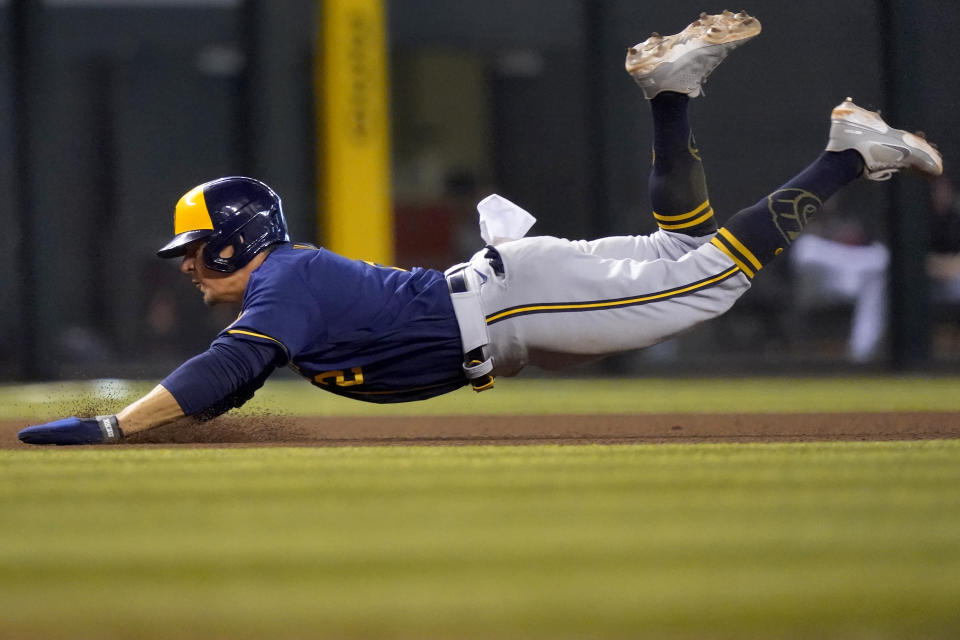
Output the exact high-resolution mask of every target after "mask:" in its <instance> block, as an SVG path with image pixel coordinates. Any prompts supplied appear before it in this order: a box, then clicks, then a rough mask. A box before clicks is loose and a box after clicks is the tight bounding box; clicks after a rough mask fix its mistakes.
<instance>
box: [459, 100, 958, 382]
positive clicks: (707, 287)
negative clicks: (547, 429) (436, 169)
mask: <svg viewBox="0 0 960 640" xmlns="http://www.w3.org/2000/svg"><path fill="white" fill-rule="evenodd" d="M832 117H833V126H832V127H831V131H830V142H829V144H828V145H827V149H828V150H827V151H825V152H824V153H822V154H821V155H820V156H819V157H818V158H817V159H816V160H815V161H814V162H813V163H812V164H811V165H810V166H808V167H807V168H806V169H805V170H804V171H802V172H801V173H799V174H798V175H797V176H795V177H794V178H792V179H791V180H789V181H788V182H787V183H786V184H785V185H784V186H783V187H781V188H780V189H778V190H776V191H775V192H774V193H772V194H770V195H769V196H767V197H766V198H764V199H762V200H761V201H759V202H758V203H757V204H755V205H754V206H752V207H749V208H747V209H744V210H743V211H740V212H739V213H737V214H736V215H734V216H733V217H732V218H731V219H730V221H729V222H728V223H727V225H725V227H724V228H722V229H720V230H719V232H718V233H717V235H716V236H715V237H714V238H713V240H711V241H710V242H709V243H706V244H704V245H702V246H700V247H699V248H698V249H696V250H694V251H691V252H689V253H687V254H686V255H684V256H683V257H681V258H679V259H667V258H662V259H656V260H632V259H611V258H605V257H601V256H597V255H591V254H588V253H586V252H583V251H582V250H581V249H580V248H578V247H577V244H576V243H573V242H569V241H566V240H561V239H557V238H546V237H545V238H528V239H524V240H520V241H516V242H510V243H506V244H504V245H502V246H501V247H499V248H498V249H499V251H500V254H501V256H502V258H503V264H504V268H505V274H496V273H494V272H493V271H492V270H490V269H489V268H488V267H486V266H485V265H484V264H477V265H476V267H475V268H476V270H477V272H478V273H480V274H481V277H482V279H483V281H484V283H485V284H484V285H483V287H482V288H481V296H482V299H483V306H484V311H485V314H486V323H487V326H488V328H489V331H490V335H491V338H492V344H491V347H492V351H493V354H494V361H495V367H496V374H497V375H511V374H512V373H515V372H516V371H518V370H519V369H520V368H522V367H523V366H524V365H526V364H534V365H537V366H542V367H551V366H561V365H567V364H572V363H575V362H578V361H583V360H585V359H590V358H591V357H596V356H599V355H604V354H609V353H614V352H618V351H624V350H630V349H636V348H641V347H644V346H649V345H651V344H655V343H656V342H659V341H661V340H664V339H666V338H668V337H670V336H673V335H676V334H677V333H680V332H683V331H685V330H687V329H690V328H691V327H693V326H696V325H697V324H699V323H701V322H704V321H706V320H709V319H711V318H714V317H716V316H719V315H721V314H723V313H725V312H726V311H727V310H728V309H729V308H730V307H731V306H733V304H734V303H735V302H736V300H737V299H739V297H740V296H741V295H742V294H743V293H744V292H746V291H747V290H748V289H749V288H750V281H751V280H752V278H753V277H754V276H755V275H756V273H757V272H758V271H759V270H760V269H761V268H762V267H763V265H765V264H766V263H767V262H769V261H770V260H772V259H773V258H774V257H776V256H777V255H779V254H780V253H782V252H783V250H784V249H786V248H787V247H789V246H790V244H791V243H792V242H793V240H794V239H795V238H796V237H797V236H798V235H799V234H800V233H801V232H802V231H803V228H804V227H805V226H806V222H807V220H808V219H809V218H810V216H811V215H813V214H814V213H816V211H818V210H819V208H820V206H821V204H822V202H823V201H824V200H826V199H827V198H829V197H830V196H831V195H833V194H834V193H835V192H836V191H837V190H839V189H840V188H841V187H843V186H844V185H846V184H847V183H849V182H850V181H852V180H854V179H856V178H857V177H858V176H860V175H864V176H866V177H867V178H871V179H875V180H876V179H886V178H888V177H889V176H890V175H891V174H892V173H893V172H896V171H900V170H902V169H917V170H919V171H922V172H925V173H930V174H939V173H941V172H942V162H941V159H940V155H939V153H937V151H936V150H935V149H933V147H931V146H930V145H929V144H927V143H926V142H925V141H924V140H922V139H921V138H919V137H917V136H914V135H912V134H909V133H906V132H904V131H900V130H896V129H891V128H890V127H888V126H887V125H886V123H884V122H883V121H882V120H881V119H880V117H879V115H877V114H873V113H871V112H867V111H864V110H863V109H860V108H859V107H856V106H855V105H853V103H852V102H850V101H846V102H844V103H843V104H841V105H840V106H839V107H837V109H835V110H834V112H833V116H832ZM484 269H486V271H484Z"/></svg>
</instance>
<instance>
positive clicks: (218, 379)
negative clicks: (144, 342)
mask: <svg viewBox="0 0 960 640" xmlns="http://www.w3.org/2000/svg"><path fill="white" fill-rule="evenodd" d="M284 358H285V355H284V354H283V353H282V352H281V350H280V349H279V348H278V347H277V346H275V345H271V344H269V343H257V342H250V341H245V340H236V339H232V338H230V337H221V338H218V339H217V340H215V341H214V343H213V344H212V345H210V348H209V349H207V350H206V351H204V352H203V353H201V354H200V355H198V356H195V357H193V358H191V359H190V360H187V361H186V362H185V363H183V364H182V365H180V366H179V367H178V368H177V369H176V370H175V371H174V372H173V373H171V374H170V375H169V376H167V377H166V378H165V379H164V380H163V381H162V382H161V383H160V384H161V386H163V388H164V389H166V390H167V391H169V392H170V394H171V395H172V396H173V397H174V399H175V400H176V401H177V404H179V405H180V409H181V410H183V412H184V414H186V415H189V416H195V417H197V418H200V419H201V420H209V419H210V418H215V417H216V416H218V415H220V414H222V413H224V412H226V411H229V410H230V409H233V408H236V407H239V406H241V405H243V404H244V403H245V402H246V401H247V400H249V399H250V398H252V397H253V395H254V393H255V392H256V390H257V389H259V388H260V387H262V386H263V383H264V382H265V381H266V379H267V377H269V375H270V374H271V373H273V370H274V369H275V368H276V366H277V363H278V362H282V361H283V360H284Z"/></svg>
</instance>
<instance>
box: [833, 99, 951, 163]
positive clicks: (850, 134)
mask: <svg viewBox="0 0 960 640" xmlns="http://www.w3.org/2000/svg"><path fill="white" fill-rule="evenodd" d="M830 122H831V125H830V141H829V142H828V143H827V151H844V150H846V149H854V150H855V151H856V152H857V153H859V154H860V155H861V156H862V157H863V164H864V169H863V175H864V176H865V177H867V178H869V179H870V180H889V179H890V176H892V175H893V174H894V173H896V172H897V171H901V170H903V169H915V170H917V171H920V172H922V173H928V174H930V175H934V176H938V175H940V174H941V173H943V158H942V157H941V156H940V152H939V151H937V150H936V149H935V148H934V147H933V145H931V144H930V143H929V142H927V141H926V140H925V139H924V136H923V133H921V132H919V131H918V132H917V133H915V134H914V133H909V132H907V131H902V130H901V129H894V128H892V127H891V126H889V125H888V124H887V123H886V122H884V121H883V118H881V117H880V114H879V113H877V112H876V111H867V110H866V109H863V108H861V107H858V106H857V105H855V104H853V99H852V98H847V99H846V100H844V101H843V102H841V103H840V104H838V105H837V106H836V107H834V109H833V112H832V113H831V114H830Z"/></svg>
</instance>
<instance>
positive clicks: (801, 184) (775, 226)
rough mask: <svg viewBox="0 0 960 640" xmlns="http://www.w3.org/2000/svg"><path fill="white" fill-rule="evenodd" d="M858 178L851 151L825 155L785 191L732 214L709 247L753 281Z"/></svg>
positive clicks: (858, 159) (858, 166) (856, 156)
mask: <svg viewBox="0 0 960 640" xmlns="http://www.w3.org/2000/svg"><path fill="white" fill-rule="evenodd" d="M862 172H863V159H862V158H861V157H860V154H859V153H857V152H856V151H854V150H852V149H848V150H846V151H824V152H823V153H821V154H820V156H819V157H818V158H817V159H816V160H814V161H813V163H812V164H811V165H810V166H808V167H807V168H806V169H804V170H803V171H802V172H801V173H799V174H798V175H796V176H794V177H793V178H792V179H790V181H788V182H787V183H786V184H785V185H783V186H782V187H780V188H779V189H777V190H776V191H774V192H773V193H771V194H770V195H768V196H767V197H766V198H764V199H763V200H760V201H759V202H757V203H756V204H755V205H753V206H752V207H749V208H747V209H744V210H742V211H740V212H738V213H736V214H735V215H734V216H733V217H731V218H730V219H729V220H728V221H727V224H725V225H724V226H723V227H722V228H721V229H720V230H719V231H718V232H717V235H716V236H715V237H714V238H713V240H711V241H710V242H711V244H713V245H714V246H716V247H717V248H718V249H720V250H721V251H723V252H724V253H726V254H727V255H728V256H729V257H730V259H731V260H733V261H734V263H736V264H737V266H739V267H740V269H741V271H743V273H744V274H746V276H747V277H748V278H752V277H753V276H754V274H755V273H756V272H757V271H759V270H760V269H762V268H763V266H764V265H765V264H767V263H768V262H770V261H771V260H773V259H774V258H775V257H776V256H778V255H780V253H781V252H783V250H784V249H786V248H787V247H789V246H790V244H791V243H793V241H794V240H795V239H796V238H797V236H799V235H800V233H801V232H802V231H803V229H804V227H806V226H807V221H808V220H809V219H810V217H811V216H812V215H814V214H815V213H816V212H817V211H819V210H820V207H821V206H823V203H824V201H825V200H827V198H829V197H830V196H832V195H833V194H834V193H836V192H837V191H839V190H840V188H841V187H843V186H844V185H846V184H848V183H849V182H852V181H853V180H855V179H856V178H857V177H858V176H859V175H860V174H861V173H862Z"/></svg>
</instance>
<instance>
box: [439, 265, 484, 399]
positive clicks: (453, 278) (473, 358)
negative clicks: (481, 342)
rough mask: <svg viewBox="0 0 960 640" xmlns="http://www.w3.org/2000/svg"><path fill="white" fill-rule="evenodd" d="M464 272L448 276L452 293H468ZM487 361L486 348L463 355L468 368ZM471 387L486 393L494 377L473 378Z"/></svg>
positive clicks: (448, 284) (472, 350) (448, 283)
mask: <svg viewBox="0 0 960 640" xmlns="http://www.w3.org/2000/svg"><path fill="white" fill-rule="evenodd" d="M463 272H464V269H461V270H460V271H457V272H455V273H451V274H450V275H448V276H447V286H448V287H449V288H450V293H466V292H467V278H466V276H464V275H463ZM486 359H487V357H486V354H484V348H483V347H482V346H481V347H477V348H476V349H471V350H470V351H469V352H468V353H465V354H463V364H464V366H466V367H475V366H477V365H478V364H480V363H482V362H485V361H486ZM470 386H471V387H473V390H474V391H478V392H479V391H486V390H487V389H489V388H491V387H492V386H493V376H492V375H491V374H489V373H487V374H484V375H482V376H480V377H479V378H473V379H472V380H470Z"/></svg>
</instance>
